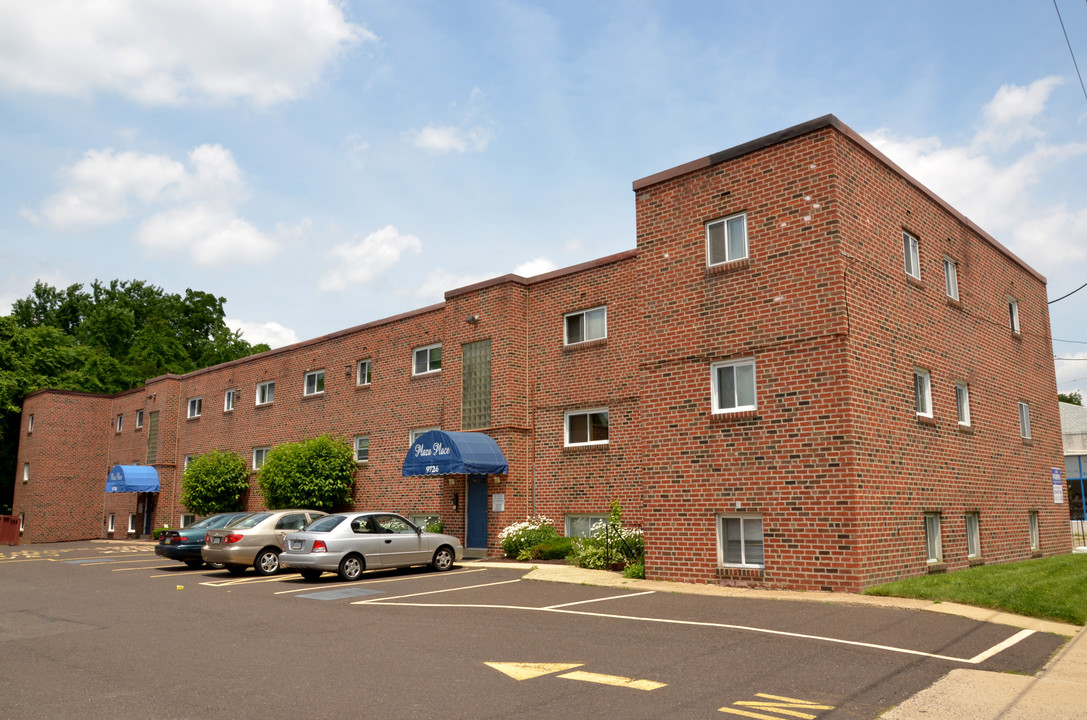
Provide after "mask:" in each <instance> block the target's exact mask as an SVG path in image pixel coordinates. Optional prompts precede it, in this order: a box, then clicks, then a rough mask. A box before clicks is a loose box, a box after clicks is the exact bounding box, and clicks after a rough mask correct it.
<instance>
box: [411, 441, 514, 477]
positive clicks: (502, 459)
mask: <svg viewBox="0 0 1087 720" xmlns="http://www.w3.org/2000/svg"><path fill="white" fill-rule="evenodd" d="M509 470H510V466H509V463H508V462H506V456H505V455H503V454H502V450H501V448H499V447H498V443H496V442H495V441H494V438H492V437H491V436H490V435H484V434H483V433H473V432H446V431H444V430H430V431H429V432H425V433H423V434H422V435H420V436H419V438H418V439H417V440H416V441H415V442H414V443H412V445H411V448H409V449H408V455H407V457H405V458H404V467H403V470H402V473H401V474H402V475H403V476H404V477H413V476H417V475H504V474H506V473H508V472H509Z"/></svg>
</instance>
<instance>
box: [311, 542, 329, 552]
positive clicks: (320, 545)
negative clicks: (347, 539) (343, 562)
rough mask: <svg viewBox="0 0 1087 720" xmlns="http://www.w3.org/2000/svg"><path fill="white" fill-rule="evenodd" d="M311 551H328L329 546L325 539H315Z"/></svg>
mask: <svg viewBox="0 0 1087 720" xmlns="http://www.w3.org/2000/svg"><path fill="white" fill-rule="evenodd" d="M311 552H328V546H327V545H325V541H324V540H314V541H313V550H311Z"/></svg>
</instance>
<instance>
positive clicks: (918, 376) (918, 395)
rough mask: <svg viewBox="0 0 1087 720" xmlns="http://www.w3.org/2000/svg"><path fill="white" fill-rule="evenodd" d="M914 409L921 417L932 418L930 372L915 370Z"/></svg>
mask: <svg viewBox="0 0 1087 720" xmlns="http://www.w3.org/2000/svg"><path fill="white" fill-rule="evenodd" d="M913 398H914V408H915V409H916V410H917V414H918V415H920V416H921V417H932V377H931V376H930V375H929V372H928V370H922V369H921V368H914V369H913Z"/></svg>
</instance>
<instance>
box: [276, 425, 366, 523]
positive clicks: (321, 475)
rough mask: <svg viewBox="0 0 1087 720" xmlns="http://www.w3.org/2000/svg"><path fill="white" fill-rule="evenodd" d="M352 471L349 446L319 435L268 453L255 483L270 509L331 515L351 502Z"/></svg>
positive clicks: (352, 462)
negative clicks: (314, 511) (304, 509)
mask: <svg viewBox="0 0 1087 720" xmlns="http://www.w3.org/2000/svg"><path fill="white" fill-rule="evenodd" d="M355 469H356V465H355V453H354V450H353V449H352V447H351V443H349V442H348V441H347V440H345V439H343V438H335V437H332V436H331V435H321V436H319V437H315V438H311V439H309V440H303V441H302V442H299V443H284V444H283V445H276V446H275V447H274V448H272V449H271V450H269V451H268V455H267V456H265V459H264V465H262V466H261V468H260V476H259V477H258V478H257V483H258V484H259V485H260V489H261V492H263V493H264V503H265V505H266V506H267V507H268V508H269V509H272V510H276V509H281V508H309V509H312V510H326V511H329V512H331V511H332V510H334V509H335V508H336V507H337V506H341V505H344V504H345V503H346V502H347V501H348V500H349V499H350V497H351V487H352V485H354V483H355Z"/></svg>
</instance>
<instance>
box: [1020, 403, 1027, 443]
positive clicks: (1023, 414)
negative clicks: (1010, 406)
mask: <svg viewBox="0 0 1087 720" xmlns="http://www.w3.org/2000/svg"><path fill="white" fill-rule="evenodd" d="M1019 437H1021V438H1023V439H1024V440H1030V404H1029V403H1025V402H1021V403H1019Z"/></svg>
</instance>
